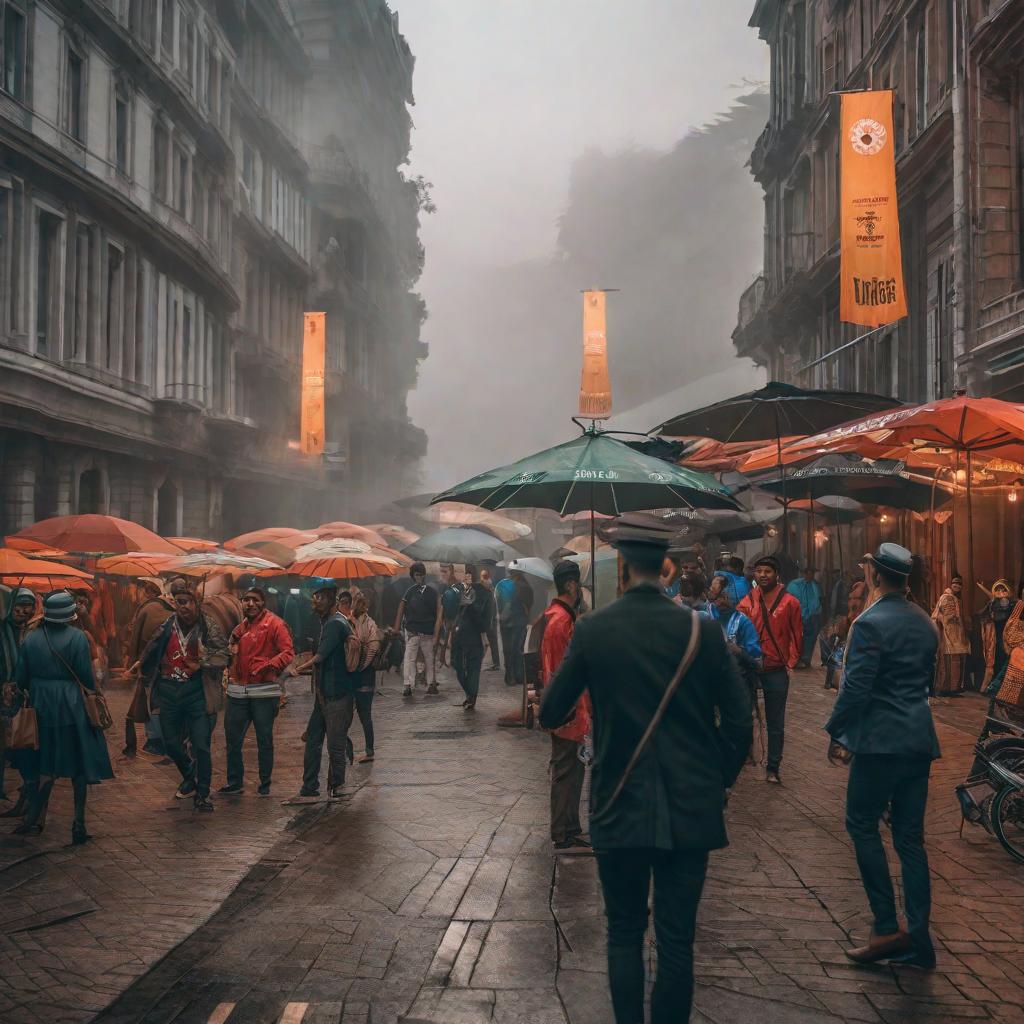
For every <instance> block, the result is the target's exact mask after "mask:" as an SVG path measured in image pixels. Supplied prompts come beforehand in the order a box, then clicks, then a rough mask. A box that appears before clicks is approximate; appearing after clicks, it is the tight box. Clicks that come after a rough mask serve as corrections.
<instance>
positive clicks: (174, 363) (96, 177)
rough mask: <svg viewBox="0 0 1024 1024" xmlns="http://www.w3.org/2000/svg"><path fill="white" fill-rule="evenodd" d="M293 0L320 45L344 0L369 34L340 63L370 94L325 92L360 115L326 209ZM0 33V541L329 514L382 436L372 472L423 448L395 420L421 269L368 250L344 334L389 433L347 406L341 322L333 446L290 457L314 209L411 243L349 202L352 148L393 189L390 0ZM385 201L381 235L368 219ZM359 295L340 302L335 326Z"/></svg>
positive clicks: (353, 371) (309, 53) (397, 214)
mask: <svg viewBox="0 0 1024 1024" xmlns="http://www.w3.org/2000/svg"><path fill="white" fill-rule="evenodd" d="M313 9H315V10H316V11H317V12H318V17H319V18H320V20H321V22H322V23H324V24H330V25H332V26H334V29H335V31H336V32H337V33H339V34H340V35H344V34H345V31H346V28H345V26H346V25H347V24H348V23H349V21H350V19H351V17H352V12H353V10H355V9H358V10H359V11H360V12H362V17H363V20H364V23H366V24H370V25H374V26H377V30H376V31H374V32H363V33H362V34H361V35H360V36H359V40H358V42H356V41H353V42H352V44H351V46H350V49H349V51H348V54H347V59H348V60H349V61H350V62H351V67H349V68H348V73H349V74H351V75H357V74H358V73H360V72H361V73H363V74H366V75H369V76H371V77H370V79H368V82H369V84H370V85H372V87H373V88H379V89H381V90H382V91H383V92H384V93H386V97H387V98H386V99H384V98H382V97H380V96H377V95H375V94H374V93H373V91H372V90H368V89H367V88H365V85H366V83H364V82H362V81H359V80H356V81H355V84H352V83H343V82H340V81H339V82H336V83H335V88H336V91H335V95H334V98H333V99H334V103H335V104H336V105H338V106H340V107H344V108H345V109H349V108H351V109H354V110H357V111H362V116H363V117H365V119H366V123H367V124H368V125H369V126H370V127H369V130H368V133H367V135H366V136H365V137H363V138H358V137H346V138H345V141H346V142H347V143H348V144H349V145H350V146H351V151H352V153H353V156H352V158H351V160H350V161H349V162H348V163H346V165H345V168H344V173H342V170H341V169H338V170H337V171H336V173H335V185H336V187H337V188H338V189H339V190H342V191H341V194H340V195H339V196H338V197H337V198H336V199H335V201H334V202H333V204H332V205H331V207H330V209H329V210H326V211H325V210H322V209H321V208H320V207H319V206H318V205H317V204H318V202H319V201H320V199H321V196H322V194H321V191H320V189H319V187H318V182H319V178H318V176H317V173H315V172H313V170H312V168H311V162H313V163H315V160H316V148H315V146H314V145H313V143H311V141H310V138H309V137H308V136H307V135H306V134H305V133H306V132H307V131H311V130H312V129H313V128H314V127H315V125H316V122H315V120H311V118H310V115H309V111H310V110H311V109H315V98H316V94H317V90H318V89H321V92H322V86H320V84H319V81H320V76H321V75H322V71H321V64H322V63H323V59H322V57H321V56H320V55H318V53H317V51H316V49H315V47H313V46H312V44H311V40H310V39H308V38H307V34H306V32H305V26H306V25H307V24H308V21H307V22H303V21H302V19H301V17H300V15H301V14H303V13H305V12H307V11H309V10H313ZM0 31H2V42H0V53H2V60H3V64H2V76H0V534H3V533H10V532H13V531H15V530H17V529H20V528H21V527H23V526H25V525H27V524H29V523H31V522H32V521H34V520H36V519H41V518H44V517H46V516H49V515H57V514H67V513H73V512H85V511H100V512H109V513H111V514H114V515H119V516H123V517H125V518H130V519H134V520H136V521H138V522H141V523H143V524H144V525H146V526H149V527H152V528H155V529H157V530H159V532H161V533H164V534H177V533H195V534H199V535H202V536H224V535H230V534H231V533H234V532H238V531H240V530H243V529H246V528H249V527H250V526H254V525H262V524H266V523H268V522H296V523H303V522H306V523H308V522H313V521H314V520H315V521H320V520H319V519H318V518H317V517H318V516H323V517H328V516H329V517H331V518H337V517H338V516H339V515H341V514H343V513H344V512H345V511H346V510H347V509H348V508H349V507H350V505H351V496H352V494H353V492H354V488H353V486H352V485H353V482H354V481H359V480H361V475H366V476H369V474H368V472H367V471H366V470H365V468H363V467H364V466H365V465H366V464H371V465H376V464H378V463H377V461H376V459H375V453H376V452H377V450H378V449H379V450H380V451H381V452H383V453H384V456H383V458H384V459H388V460H391V467H390V472H391V473H392V479H394V476H395V475H396V474H397V475H398V476H399V477H400V475H401V474H402V473H405V472H408V470H409V468H410V466H411V465H412V464H413V463H414V462H415V460H416V459H417V458H418V456H419V455H420V454H421V453H422V449H423V447H424V446H425V445H424V441H423V438H422V435H421V434H419V432H418V431H416V429H415V428H414V427H412V425H411V424H410V423H409V421H408V417H407V416H406V415H405V396H406V393H407V391H408V390H409V388H410V387H411V386H412V385H413V383H414V381H415V368H416V360H417V359H418V358H420V357H421V356H422V355H424V354H425V352H424V350H423V349H422V347H421V346H419V342H418V328H419V323H420V315H421V310H420V307H419V305H418V300H417V299H416V298H415V297H414V295H413V294H412V288H413V284H414V281H415V278H416V276H417V274H418V266H419V264H418V262H415V263H414V264H413V265H412V266H410V267H407V268H403V273H401V274H393V275H392V276H388V275H389V274H391V270H390V267H389V265H387V264H386V260H385V258H384V256H381V257H380V262H379V263H377V264H375V265H374V266H375V267H381V268H383V269H381V270H380V274H381V280H382V281H385V280H386V281H387V282H388V286H387V287H385V285H384V284H381V285H380V287H379V288H377V290H376V291H375V292H374V302H375V303H376V312H377V314H378V321H379V323H378V326H377V327H376V328H375V329H374V332H372V333H367V334H364V335H359V336H360V337H363V338H364V339H366V340H365V347H364V349H362V350H361V351H362V352H363V358H364V359H366V360H368V361H369V360H377V361H379V366H380V369H379V371H378V373H377V376H375V377H374V378H373V380H374V390H373V391H372V392H369V394H371V395H372V401H371V404H372V407H373V410H374V416H378V417H380V422H381V423H382V424H383V425H384V426H386V427H387V431H383V430H382V433H381V435H380V436H378V435H376V434H375V433H374V429H375V427H376V426H377V424H378V420H376V419H374V416H371V415H369V414H366V415H363V414H362V413H360V411H359V410H358V409H357V408H356V407H355V404H354V402H352V401H349V400H348V391H349V388H350V384H349V380H350V379H351V378H353V377H358V373H359V367H360V365H361V364H360V363H359V362H357V361H356V357H355V356H354V355H353V352H354V351H355V348H354V342H353V343H350V335H349V333H348V331H347V330H346V331H345V332H344V333H343V334H342V335H341V336H340V338H339V341H338V344H337V345H336V346H335V348H334V349H332V355H331V359H332V360H333V365H334V368H335V371H336V380H335V388H334V391H335V393H334V398H333V400H332V401H331V408H330V411H329V413H328V416H329V419H330V422H331V425H332V436H333V438H334V439H335V444H334V446H333V447H332V450H331V453H330V456H331V457H329V458H326V459H324V460H319V459H317V460H311V459H306V458H304V457H302V456H301V455H300V454H299V453H298V451H297V450H296V444H297V440H296V439H297V438H298V433H299V432H298V417H299V401H298V399H299V367H300V361H301V345H302V340H301V339H302V319H301V316H302V312H303V310H304V309H310V308H323V307H320V306H318V305H317V303H319V302H321V301H322V299H323V298H324V293H323V289H322V288H321V287H320V284H319V283H318V282H320V280H321V277H322V267H323V266H324V264H325V261H328V260H329V258H330V257H331V256H332V255H333V250H332V246H331V245H330V239H329V238H328V239H324V238H323V233H324V230H323V225H324V224H325V223H326V220H325V217H327V216H330V217H334V218H336V219H337V220H339V221H345V220H346V219H353V220H356V221H358V222H359V223H360V224H361V225H362V227H361V230H362V232H363V235H362V239H363V243H362V244H363V245H364V251H366V252H371V251H372V252H382V253H386V254H390V253H393V252H396V251H398V248H399V243H398V242H395V241H394V239H396V238H398V239H400V241H401V243H402V244H404V245H405V246H406V249H405V250H404V251H406V252H408V251H409V247H410V245H411V246H412V250H413V251H414V252H415V253H417V254H418V252H419V250H418V240H417V226H418V212H419V211H418V205H417V204H416V202H415V196H414V197H413V198H414V201H413V202H412V203H411V204H410V203H408V202H406V203H405V204H404V205H402V206H395V207H391V206H387V207H385V205H383V204H386V203H387V202H388V198H389V197H388V196H387V195H386V194H384V195H382V194H380V193H378V194H376V195H375V196H374V197H373V202H371V201H370V200H365V201H364V200H361V199H359V198H358V196H357V192H358V187H359V183H360V182H362V181H364V178H365V171H364V170H363V167H362V165H360V163H359V161H360V160H366V161H368V163H369V165H370V166H371V167H372V168H373V169H374V171H375V173H377V174H378V175H379V176H380V178H381V180H383V181H387V182H390V183H391V185H392V187H394V188H396V189H398V190H399V191H401V190H402V189H404V188H405V186H404V179H403V178H402V176H401V174H400V171H399V166H400V165H401V164H402V163H403V162H404V159H405V157H406V155H407V153H408V132H409V115H408V111H407V110H406V109H405V103H406V102H408V101H411V84H410V83H411V70H412V58H411V56H409V52H408V49H407V48H406V47H405V44H404V41H403V40H402V39H401V36H400V35H399V34H398V29H397V24H396V23H395V19H394V17H393V15H392V14H391V12H390V11H389V10H388V8H387V5H386V3H384V2H383V0H356V2H354V3H343V2H341V0H320V2H317V3H313V2H310V3H308V4H303V3H293V4H291V5H282V4H279V3H278V2H277V0H202V2H197V0H106V2H103V0H32V2H29V0H25V2H22V0H2V2H0ZM397 52H401V53H402V54H403V55H404V62H401V63H399V62H396V59H395V54H396V53H397ZM396 97H398V99H396ZM370 108H372V113H371V110H370ZM320 134H321V135H322V134H323V133H320ZM323 142H324V140H323V138H321V137H319V136H318V137H317V140H316V144H317V145H322V144H323ZM364 147H365V148H364ZM403 194H405V193H403ZM360 202H362V203H363V205H360ZM375 204H376V205H375ZM385 208H386V209H387V212H388V215H389V216H392V217H393V218H394V219H395V221H396V222H397V229H396V231H395V234H394V235H388V234H387V233H386V230H385V227H386V226H385V225H384V224H383V222H378V221H377V220H375V219H374V216H373V214H374V213H375V212H377V213H379V211H381V210H384V209H385ZM367 211H369V212H367ZM388 227H391V226H390V225H388ZM331 237H333V236H331ZM410 239H412V242H411V243H410V241H409V240H410ZM335 241H336V244H337V245H340V244H342V240H340V239H336V240H335ZM376 272H377V271H376V270H375V273H376ZM376 282H377V278H374V284H375V285H376ZM359 302H360V297H359V296H358V295H357V294H355V293H354V291H351V292H344V293H342V294H341V295H340V296H339V297H338V299H337V302H336V303H335V305H334V306H333V307H332V309H333V311H334V313H335V317H334V319H335V320H340V321H341V322H342V323H345V324H347V323H348V319H349V318H350V317H355V316H356V313H357V311H358V310H359V309H360V308H361V307H360V306H359ZM353 336H355V335H353ZM384 348H387V350H388V356H387V358H386V359H385V357H384V356H382V355H380V354H378V351H377V350H378V349H384ZM371 349H372V351H371ZM375 365H377V363H375ZM353 418H358V420H359V422H360V424H361V425H364V424H365V425H366V427H367V428H368V429H367V431H366V432H365V433H363V432H359V431H357V432H356V433H355V434H352V432H351V431H350V430H349V428H348V423H349V421H350V420H352V419H353ZM353 438H356V440H353Z"/></svg>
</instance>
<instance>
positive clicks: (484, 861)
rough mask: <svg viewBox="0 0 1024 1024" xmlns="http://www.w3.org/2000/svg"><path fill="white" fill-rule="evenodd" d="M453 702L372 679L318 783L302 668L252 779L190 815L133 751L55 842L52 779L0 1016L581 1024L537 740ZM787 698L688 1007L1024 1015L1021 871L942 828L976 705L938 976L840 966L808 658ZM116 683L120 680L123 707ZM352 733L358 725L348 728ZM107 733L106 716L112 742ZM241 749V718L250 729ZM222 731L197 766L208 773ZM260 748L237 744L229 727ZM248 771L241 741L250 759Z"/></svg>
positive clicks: (591, 909) (830, 804) (9, 888)
mask: <svg viewBox="0 0 1024 1024" xmlns="http://www.w3.org/2000/svg"><path fill="white" fill-rule="evenodd" d="M484 678H485V691H484V693H483V694H482V696H481V701H480V705H479V707H478V710H477V713H476V715H475V716H474V717H473V718H471V719H470V718H467V717H466V716H465V714H464V713H463V712H462V711H461V709H459V708H457V707H453V706H452V704H453V702H454V701H455V700H456V699H457V697H458V696H459V691H458V689H457V687H456V686H455V684H454V681H452V680H450V679H448V678H446V679H445V680H444V682H443V685H442V696H441V697H440V698H426V697H424V696H422V694H420V693H418V694H417V696H416V697H415V699H414V700H412V701H403V700H402V698H401V697H400V696H399V692H400V690H399V686H398V680H397V677H396V676H394V675H390V676H387V677H386V678H385V679H384V685H385V690H386V692H385V693H384V694H383V695H381V696H379V697H378V698H377V702H376V705H375V712H376V725H377V730H378V740H377V757H378V760H377V761H376V763H375V764H373V765H371V766H360V765H356V766H355V767H354V768H353V769H351V774H350V785H349V787H348V791H349V795H348V796H347V797H346V798H345V799H344V800H342V801H340V802H338V803H334V804H328V803H322V804H317V805H312V806H307V807H294V806H282V804H281V800H283V799H285V798H287V797H289V796H291V795H293V794H294V793H295V792H296V791H297V788H298V776H299V769H300V760H301V744H300V742H299V735H300V733H301V731H302V728H303V725H304V721H305V717H306V714H307V712H308V707H309V699H310V698H309V696H308V694H306V693H305V692H304V690H305V684H304V683H303V682H296V683H294V684H293V695H292V699H291V700H290V702H289V705H288V707H287V708H286V710H285V711H284V712H282V715H281V717H280V719H279V721H278V731H277V751H278V766H277V769H276V772H275V786H274V797H273V798H272V799H268V800H261V799H258V798H257V797H256V795H255V784H254V782H253V780H252V778H251V777H249V778H248V779H247V789H246V792H245V793H244V794H243V795H242V796H240V797H232V798H221V799H219V800H217V809H216V812H215V813H214V814H212V815H205V816H203V815H196V814H194V812H193V810H192V807H191V803H189V802H184V801H181V802H179V801H175V800H174V799H173V792H174V788H175V785H176V780H175V772H174V769H173V768H172V767H171V766H161V765H158V764H154V763H153V762H152V761H148V760H143V759H142V758H139V759H137V760H135V761H133V762H124V761H123V760H122V761H119V762H118V764H117V765H116V770H117V773H118V778H117V779H116V780H115V781H114V782H113V783H108V784H105V785H103V786H101V787H100V789H99V791H98V793H97V794H96V795H95V797H94V799H92V800H91V801H90V810H91V813H92V817H91V821H90V829H91V831H92V832H93V833H94V835H95V837H96V838H95V841H94V842H92V843H91V844H89V845H87V846H86V847H83V848H71V847H65V846H64V845H63V844H64V843H66V842H67V840H68V826H69V802H70V799H69V792H68V786H67V783H66V782H65V783H62V784H61V786H60V787H59V789H58V796H57V798H55V800H54V803H53V806H52V808H51V813H50V820H49V823H48V826H47V831H46V833H45V834H44V836H43V837H41V838H40V839H37V840H22V839H17V838H15V837H12V836H10V835H9V832H10V826H9V825H7V824H6V823H5V824H4V826H3V836H2V838H0V858H2V860H0V892H2V893H3V899H2V901H0V922H2V923H0V960H2V963H3V970H2V971H0V1019H2V1020H3V1021H4V1024H36V1022H45V1024H51V1022H52V1024H56V1022H59V1021H60V1022H63V1021H66V1022H78V1021H88V1020H91V1019H96V1020H98V1021H101V1022H103V1024H136V1022H146V1024H171V1022H172V1021H173V1022H175V1024H206V1022H208V1021H210V1022H216V1024H224V1022H228V1024H274V1022H277V1021H284V1022H287V1024H298V1022H300V1021H305V1022H310V1024H313V1022H315V1024H321V1022H333V1024H339V1022H344V1024H349V1022H360V1024H362V1022H366V1021H370V1022H374V1024H376V1022H391V1024H394V1022H398V1021H404V1022H406V1024H428V1022H429V1024H477V1022H484V1021H495V1022H501V1024H519V1022H521V1024H562V1022H570V1024H584V1022H585V1024H603V1022H608V1021H610V1020H611V1016H610V1008H609V1004H608V999H607V995H606V980H605V974H604V936H603V918H602V911H601V900H600V894H599V888H598V885H597V880H596V872H595V864H594V861H593V859H592V858H590V857H561V858H558V859H557V860H556V859H555V858H554V857H553V856H552V853H551V848H550V844H549V841H548V836H547V820H546V819H547V788H546V759H547V742H546V737H545V736H544V735H542V734H540V733H536V732H522V731H505V730H499V729H496V728H495V727H494V720H495V718H496V717H497V714H498V713H499V712H500V711H502V710H505V709H507V707H508V705H509V704H510V697H509V692H508V691H506V690H505V688H504V687H503V686H502V685H501V684H500V677H499V676H497V675H495V674H485V677H484ZM795 680H796V681H795V684H794V689H793V691H792V693H791V697H790V715H789V730H788V745H787V758H786V761H785V762H784V764H783V779H784V783H785V784H784V785H783V786H782V787H781V788H776V787H767V786H765V785H764V784H763V782H762V781H761V778H760V775H759V773H758V771H757V770H755V769H753V768H747V769H746V770H745V771H744V774H743V776H742V777H741V780H740V782H739V783H738V785H737V787H736V788H735V790H734V792H733V796H732V800H731V803H730V807H729V827H730V834H731V839H732V845H731V846H730V847H729V849H728V850H725V851H721V852H719V853H716V854H714V855H713V856H712V862H711V869H710V875H709V884H708V887H707V890H706V893H705V899H704V902H703V904H702V906H701V914H700V929H699V933H698V941H697V946H696V961H697V967H696V973H697V981H698V995H697V1002H696V1005H697V1009H698V1012H697V1013H695V1015H694V1019H695V1020H698V1021H701V1022H702V1024H706V1022H711V1024H726V1022H736V1024H739V1022H746V1021H752V1020H758V1021H762V1022H766V1024H776V1022H778V1024H782V1022H794V1024H804V1022H825V1021H830V1022H833V1021H834V1022H839V1021H865V1022H871V1021H886V1022H893V1024H895V1022H897V1021H899V1022H906V1021H928V1022H939V1021H950V1020H960V1019H982V1020H997V1021H1004V1022H1019V1021H1024V1009H1022V1008H1021V1004H1022V1003H1024V956H1022V952H1021V951H1022V948H1024V945H1022V944H1024V873H1022V872H1021V870H1020V866H1019V865H1016V864H1014V863H1013V862H1012V861H1011V860H1010V859H1009V858H1008V856H1007V855H1006V854H1005V853H1004V852H1003V851H1002V850H1001V849H1000V848H999V846H998V845H997V844H996V843H995V842H994V841H993V840H991V839H989V838H988V837H987V836H986V835H985V834H984V833H983V832H980V831H979V830H977V829H972V828H968V829H967V830H966V831H965V834H964V837H963V838H962V839H961V838H959V837H958V835H957V833H958V829H959V825H960V817H959V813H958V811H957V809H956V804H955V801H954V799H953V793H952V787H953V785H954V783H955V782H956V781H957V780H958V779H959V778H960V777H961V775H962V772H963V768H964V765H965V763H966V761H967V759H968V757H969V752H970V750H971V747H972V744H973V737H974V734H975V731H976V729H977V724H978V722H979V721H980V714H981V708H982V705H981V701H980V700H979V699H978V698H976V697H973V696H968V697H965V698H963V699H961V700H957V701H949V702H946V703H942V704H940V705H939V706H938V707H937V710H936V717H937V719H938V720H939V731H940V736H941V740H942V744H943V749H944V753H945V757H944V759H943V760H942V761H941V762H939V764H938V765H937V766H936V769H935V771H934V773H933V788H932V798H931V805H930V815H929V836H928V839H929V852H930V855H931V866H932V872H933V879H934V899H935V912H934V931H935V935H936V938H937V944H938V955H939V969H938V970H937V971H936V972H935V973H934V974H933V975H930V976H928V975H921V974H918V973H910V972H905V971H904V972H895V971H894V970H892V969H889V968H873V969H867V968H858V967H855V966H853V965H851V964H850V963H849V962H848V961H847V960H846V959H845V957H844V955H843V947H844V945H845V944H846V943H847V942H848V941H849V938H850V936H851V935H852V936H855V937H857V938H862V937H863V936H864V935H866V933H867V930H868V927H869V921H868V918H867V915H866V904H865V901H864V897H863V894H862V891H861V888H860V884H859V881H858V878H857V874H856V868H855V865H854V861H853V856H852V852H851V848H850V844H849V842H848V841H847V838H846V835H845V832H844V830H843V821H842V790H843V786H844V781H845V773H844V772H843V771H841V770H840V769H836V768H833V767H831V766H830V765H829V764H828V763H827V762H826V760H825V757H824V751H825V743H824V738H823V735H824V734H823V733H822V732H821V728H820V727H821V723H822V722H823V721H824V719H825V715H826V709H827V707H828V705H829V703H830V701H831V695H830V694H829V693H826V692H825V691H823V690H822V689H821V680H820V674H819V673H818V672H817V671H811V672H803V673H797V675H796V677H795ZM126 697H127V695H126V693H125V692H124V691H118V692H117V693H116V701H115V706H116V707H117V708H118V709H119V708H120V707H121V706H123V704H124V702H125V700H126ZM352 735H353V737H354V739H355V746H356V751H357V755H358V752H359V751H360V750H361V747H362V737H361V735H360V732H359V727H358V724H356V725H354V726H353V730H352ZM108 738H109V739H110V740H111V742H112V743H114V742H117V743H118V746H119V745H120V742H119V741H120V735H119V727H117V728H115V729H114V730H112V731H111V733H110V734H109V737H108ZM249 743H250V745H251V744H252V740H251V738H250V740H249ZM223 746H224V745H223V734H222V733H220V734H218V737H217V740H216V745H215V786H216V785H219V784H220V782H221V781H223ZM247 754H254V748H253V747H252V746H250V747H249V748H247ZM247 763H248V766H249V770H250V772H251V771H252V768H253V767H254V757H253V758H250V759H249V761H248V762H247Z"/></svg>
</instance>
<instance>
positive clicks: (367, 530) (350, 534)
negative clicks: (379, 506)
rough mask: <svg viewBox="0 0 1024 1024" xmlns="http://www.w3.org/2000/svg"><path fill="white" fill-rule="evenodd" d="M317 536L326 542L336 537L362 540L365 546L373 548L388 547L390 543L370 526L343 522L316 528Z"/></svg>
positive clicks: (324, 524) (325, 524)
mask: <svg viewBox="0 0 1024 1024" xmlns="http://www.w3.org/2000/svg"><path fill="white" fill-rule="evenodd" d="M316 534H317V536H318V537H321V538H323V539H324V540H332V539H334V538H336V537H337V538H340V539H345V540H361V541H362V542H363V543H364V544H369V545H370V547H372V548H383V547H387V543H388V542H387V541H386V540H385V539H384V536H383V535H382V534H380V533H378V532H377V531H376V530H374V529H372V528H371V527H369V526H359V525H358V524H356V523H346V522H341V521H339V522H335V523H323V524H322V525H320V526H318V527H317V528H316Z"/></svg>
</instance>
